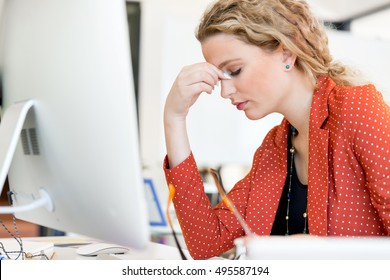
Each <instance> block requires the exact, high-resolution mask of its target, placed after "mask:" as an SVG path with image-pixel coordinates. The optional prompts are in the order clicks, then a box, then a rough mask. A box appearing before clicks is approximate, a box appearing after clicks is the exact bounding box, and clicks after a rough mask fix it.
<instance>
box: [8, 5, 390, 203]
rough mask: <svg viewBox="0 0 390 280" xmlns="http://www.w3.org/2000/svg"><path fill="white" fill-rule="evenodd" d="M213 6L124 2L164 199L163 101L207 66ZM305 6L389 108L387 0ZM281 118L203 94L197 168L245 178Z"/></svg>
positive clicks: (145, 140) (151, 160)
mask: <svg viewBox="0 0 390 280" xmlns="http://www.w3.org/2000/svg"><path fill="white" fill-rule="evenodd" d="M31 1H33V0H31ZM48 1H53V0H48ZM90 1H91V4H93V0H90ZM211 2H212V1H210V0H139V1H126V3H127V11H128V19H129V25H130V38H131V47H132V62H133V68H134V79H135V86H136V94H137V100H138V109H139V124H140V140H141V154H142V161H143V165H144V170H145V177H149V178H152V179H153V180H154V181H155V185H156V186H157V188H158V192H159V196H160V198H161V200H162V201H163V202H165V200H166V196H167V193H166V185H165V181H164V174H163V172H162V161H163V158H164V156H165V143H164V134H163V119H162V117H163V108H164V102H165V98H166V96H167V94H168V92H169V89H170V87H171V84H172V83H173V81H174V79H175V77H176V75H177V73H178V72H179V71H180V69H181V68H182V67H183V66H185V65H187V64H192V63H196V62H199V61H203V57H202V54H201V49H200V45H199V43H198V42H197V40H196V39H195V37H194V30H195V28H196V26H197V23H198V21H199V18H200V16H201V14H202V12H203V10H204V9H205V8H206V6H207V5H208V4H209V3H211ZM308 2H309V4H310V5H311V6H312V10H313V11H314V12H315V14H316V15H317V16H318V17H319V18H320V19H322V20H323V21H325V22H328V23H332V24H333V25H334V26H335V29H333V30H330V31H329V40H330V48H331V51H332V53H333V56H334V58H335V59H338V60H341V61H344V62H345V63H348V64H350V65H352V66H355V67H358V68H359V69H360V70H361V71H362V72H363V73H365V74H366V76H367V78H368V79H369V80H371V81H372V82H374V83H375V84H376V85H377V87H378V88H379V89H380V90H381V91H382V93H383V95H384V97H385V100H386V101H387V102H389V103H390V70H389V67H388V66H389V62H390V31H389V26H390V0H370V1H367V0H308ZM3 4H4V0H0V15H1V12H2V8H3ZM0 19H1V18H0ZM48 24H50V23H48ZM0 28H1V26H0ZM280 120H281V116H280V115H277V114H273V115H270V116H268V117H266V118H265V119H263V120H259V121H249V120H247V119H246V118H245V115H244V114H243V113H242V112H239V111H237V110H235V108H234V107H232V106H231V104H230V102H229V101H228V100H224V99H222V98H221V97H220V96H219V93H218V89H216V92H215V94H213V95H211V96H209V95H202V96H201V97H200V99H199V101H198V102H197V103H196V105H195V106H194V107H193V108H192V109H191V112H190V115H189V117H188V129H189V136H190V139H191V144H192V149H193V152H194V154H195V157H196V159H197V161H198V164H199V166H200V167H216V168H218V167H234V168H232V169H230V170H229V171H228V172H227V174H228V175H227V177H229V178H227V179H226V182H225V184H226V185H227V186H226V187H227V188H230V187H231V186H232V184H233V182H234V181H235V179H236V177H239V176H241V171H240V169H239V168H237V166H240V167H244V169H245V167H246V166H249V165H250V163H251V160H252V156H253V153H254V151H255V149H256V148H257V147H258V146H259V145H260V144H261V141H262V139H263V137H264V136H265V134H266V133H267V132H268V131H269V129H271V128H272V127H273V126H275V125H276V124H278V123H279V122H280Z"/></svg>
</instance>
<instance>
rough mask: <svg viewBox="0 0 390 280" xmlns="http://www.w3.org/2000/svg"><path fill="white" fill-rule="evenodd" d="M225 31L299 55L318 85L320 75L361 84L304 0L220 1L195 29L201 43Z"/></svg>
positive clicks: (299, 64)
mask: <svg viewBox="0 0 390 280" xmlns="http://www.w3.org/2000/svg"><path fill="white" fill-rule="evenodd" d="M217 33H226V34H232V35H235V36H238V37H239V38H240V39H241V40H243V41H244V42H246V43H249V44H252V45H255V46H258V47H260V48H262V49H264V50H267V51H274V50H275V49H276V48H278V46H279V45H280V44H282V45H283V46H284V47H285V48H287V49H288V50H289V51H291V52H292V53H293V54H295V55H296V56H297V59H296V62H295V67H297V68H298V69H299V70H301V71H303V72H304V73H305V74H306V75H308V77H309V78H310V79H311V81H312V83H313V85H315V84H316V81H317V78H318V77H319V76H320V75H328V76H330V77H331V78H332V79H333V80H334V81H335V82H336V83H337V84H340V85H346V86H349V85H357V84H359V83H361V82H362V81H361V80H360V77H359V73H358V72H357V71H355V70H352V69H351V68H349V67H347V66H346V65H344V64H342V63H340V62H337V61H334V60H333V58H332V56H331V54H330V51H329V47H328V36H327V34H326V28H325V26H324V24H323V23H322V22H320V21H319V20H318V19H317V18H316V17H315V16H314V15H313V13H312V12H311V10H310V8H309V5H308V4H307V3H306V1H304V0H217V1H215V2H214V3H212V4H211V5H210V6H209V7H208V8H207V9H206V11H205V12H204V14H203V17H202V19H201V21H200V23H199V25H198V27H197V30H196V34H195V36H196V38H197V39H198V40H199V41H200V42H202V41H204V40H205V39H206V38H208V37H209V36H212V35H214V34H217Z"/></svg>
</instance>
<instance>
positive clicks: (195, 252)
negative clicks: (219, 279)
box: [164, 153, 250, 259]
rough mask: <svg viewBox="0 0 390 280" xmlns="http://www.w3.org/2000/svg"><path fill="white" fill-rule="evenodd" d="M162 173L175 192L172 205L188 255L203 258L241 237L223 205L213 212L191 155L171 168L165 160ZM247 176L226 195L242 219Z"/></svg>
mask: <svg viewBox="0 0 390 280" xmlns="http://www.w3.org/2000/svg"><path fill="white" fill-rule="evenodd" d="M164 172H165V176H166V181H167V183H168V184H173V185H174V187H175V190H176V192H175V197H174V199H173V203H174V206H175V211H176V215H177V218H178V221H179V223H180V226H181V229H182V232H183V236H184V239H185V241H186V245H187V249H188V250H189V252H190V254H191V256H192V257H193V258H194V259H205V258H210V257H213V256H217V255H219V254H221V253H223V252H226V251H227V250H229V249H231V248H232V247H233V241H234V239H235V238H237V237H239V236H242V235H243V234H244V232H243V229H242V228H241V226H240V225H239V223H238V222H237V219H236V218H235V216H233V215H232V213H231V212H230V210H229V209H228V208H227V207H226V206H225V205H224V204H223V203H220V204H219V205H217V207H215V208H214V209H213V207H212V206H211V203H210V201H209V198H208V197H207V195H206V194H205V192H204V186H203V181H202V178H201V176H200V173H199V171H198V168H197V164H196V162H195V159H194V156H193V154H192V153H191V154H190V156H189V157H188V158H187V159H185V160H184V161H183V162H182V163H180V164H179V165H178V166H176V167H174V168H172V169H169V166H168V160H167V157H166V158H165V160H164ZM248 176H249V175H248ZM248 176H247V177H246V178H244V179H243V180H241V181H240V182H238V183H237V184H236V185H235V187H234V189H233V190H232V191H231V193H229V198H230V199H231V200H232V201H233V203H235V205H236V208H237V210H238V211H239V212H240V213H241V214H242V215H243V216H245V205H246V200H247V199H248V193H249V187H248V186H249V182H250V180H249V178H248Z"/></svg>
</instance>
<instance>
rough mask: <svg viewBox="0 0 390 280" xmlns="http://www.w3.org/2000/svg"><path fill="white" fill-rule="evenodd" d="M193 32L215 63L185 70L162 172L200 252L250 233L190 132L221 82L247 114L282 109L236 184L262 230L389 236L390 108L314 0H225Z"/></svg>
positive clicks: (192, 247) (215, 250) (171, 109)
mask: <svg viewBox="0 0 390 280" xmlns="http://www.w3.org/2000/svg"><path fill="white" fill-rule="evenodd" d="M196 36H197V38H198V40H199V41H200V42H201V46H202V51H203V55H204V57H205V60H206V62H203V63H198V64H194V65H190V66H186V67H184V68H183V69H182V71H181V72H180V73H179V74H178V76H177V79H176V81H175V82H174V84H173V86H172V89H171V91H170V93H169V95H168V97H167V100H166V105H165V111H164V128H165V135H166V146H167V157H166V159H165V161H164V171H165V174H166V179H167V182H168V183H169V184H171V185H173V186H174V188H175V191H176V192H175V197H174V199H173V202H174V205H175V209H176V212H177V216H178V219H179V222H180V225H181V228H182V231H183V234H184V238H185V241H186V244H187V247H188V250H189V251H190V253H191V255H192V257H193V258H195V259H202V258H209V257H212V256H216V255H219V254H221V253H222V252H224V251H227V250H228V249H230V248H232V247H233V241H234V239H236V238H237V237H240V236H242V235H244V231H243V229H242V227H241V226H240V225H239V223H238V222H237V219H236V217H235V216H234V215H233V214H232V213H231V212H230V210H229V209H228V208H227V207H226V205H225V204H224V203H220V204H219V205H218V206H217V207H215V208H214V209H213V208H212V206H211V205H210V202H209V200H208V198H207V196H206V195H205V193H204V188H203V183H202V179H201V176H200V174H199V172H198V168H197V165H196V162H195V159H194V155H193V154H192V152H191V147H190V144H189V139H188V136H187V131H186V117H187V115H188V113H189V109H190V107H191V106H192V105H193V104H194V103H195V102H196V100H197V98H198V97H199V95H200V94H201V93H203V92H206V93H211V92H212V90H213V88H214V86H215V85H216V84H217V83H218V82H220V83H221V95H222V97H223V98H228V99H230V100H231V103H232V105H233V106H234V107H236V109H238V110H240V111H242V112H243V113H245V115H246V116H247V117H248V119H251V120H258V119H261V118H263V117H264V116H266V115H268V114H270V113H273V112H278V113H281V114H282V115H283V116H284V119H283V121H282V123H281V124H280V125H278V126H276V127H275V128H273V129H272V130H271V131H270V132H269V133H268V134H267V136H266V137H265V139H264V140H263V143H261V146H260V147H259V148H258V149H257V151H256V153H255V155H254V158H253V164H252V168H251V170H250V172H249V173H248V175H247V176H246V177H245V178H243V179H242V180H241V181H239V182H238V183H237V184H236V185H235V186H234V188H233V189H232V190H231V191H230V193H229V198H230V199H231V200H232V201H233V203H234V204H235V206H236V208H237V209H238V211H239V212H240V213H241V215H242V216H243V217H244V218H245V220H246V222H247V224H248V226H249V227H250V229H251V230H252V231H253V232H254V233H255V234H258V235H270V234H277V235H285V234H286V235H289V234H296V233H310V234H313V235H319V236H327V235H337V236H356V235H390V109H389V107H388V105H386V104H385V102H384V101H383V98H382V96H381V94H380V93H379V92H378V91H377V90H376V88H375V87H374V86H373V85H371V84H366V85H364V84H363V81H362V80H361V79H360V78H359V77H358V75H355V74H354V73H353V71H351V70H349V69H348V68H347V67H346V66H344V65H342V64H339V63H336V62H334V61H333V60H332V57H331V55H330V53H329V49H328V40H327V35H326V33H325V29H324V27H323V25H322V24H321V23H320V22H319V21H317V20H316V18H315V17H314V16H313V14H312V13H311V12H310V10H309V7H308V5H307V3H306V2H305V1H301V0H277V1H275V0H241V1H237V0H220V1H216V2H215V3H213V4H212V5H211V6H210V7H209V8H208V10H206V12H205V13H204V15H203V18H202V20H201V22H200V24H199V26H198V29H197V33H196ZM236 148H237V149H239V148H240V147H236Z"/></svg>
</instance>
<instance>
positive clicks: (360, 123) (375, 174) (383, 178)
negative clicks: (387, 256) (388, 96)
mask: <svg viewBox="0 0 390 280" xmlns="http://www.w3.org/2000/svg"><path fill="white" fill-rule="evenodd" d="M360 89H361V92H363V93H364V94H359V95H358V98H357V100H358V101H357V102H358V103H359V104H361V106H359V107H358V110H357V111H356V106H355V112H354V120H355V121H354V127H353V130H354V133H353V139H351V140H352V141H351V142H352V143H353V149H354V152H355V155H356V156H357V158H358V160H359V162H360V164H361V166H362V168H363V170H364V173H365V178H366V185H367V187H368V190H369V193H370V197H371V202H372V204H373V206H374V207H375V209H376V210H377V211H378V215H379V217H380V219H381V222H382V224H383V225H384V228H385V229H386V231H387V234H388V235H390V108H389V106H388V105H387V104H386V103H385V102H384V100H383V98H382V95H381V94H380V93H379V92H377V91H376V89H375V87H374V86H372V85H368V86H364V87H361V88H360ZM355 100H356V99H355Z"/></svg>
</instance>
